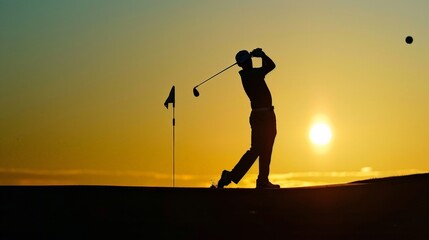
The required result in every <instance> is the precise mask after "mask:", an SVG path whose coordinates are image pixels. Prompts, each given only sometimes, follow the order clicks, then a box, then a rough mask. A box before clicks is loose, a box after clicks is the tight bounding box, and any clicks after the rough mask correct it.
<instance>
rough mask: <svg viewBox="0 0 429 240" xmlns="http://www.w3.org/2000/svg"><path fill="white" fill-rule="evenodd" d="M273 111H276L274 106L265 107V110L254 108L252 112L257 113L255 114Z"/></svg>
mask: <svg viewBox="0 0 429 240" xmlns="http://www.w3.org/2000/svg"><path fill="white" fill-rule="evenodd" d="M273 110H274V106H271V107H264V108H252V111H255V112H265V111H273Z"/></svg>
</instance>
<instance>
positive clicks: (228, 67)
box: [195, 63, 237, 88]
mask: <svg viewBox="0 0 429 240" xmlns="http://www.w3.org/2000/svg"><path fill="white" fill-rule="evenodd" d="M236 64H237V63H234V64H232V65H231V66H228V67H227V68H225V69H224V70H222V71H220V72H218V73H216V74H215V75H213V76H211V77H210V78H208V79H207V80H204V81H203V82H202V83H200V84H198V85H197V86H195V88H196V87H198V86H200V85H201V84H203V83H205V82H207V81H208V80H210V79H212V78H214V77H216V76H217V75H219V74H221V73H222V72H224V71H226V70H228V69H229V68H231V67H233V66H234V65H236Z"/></svg>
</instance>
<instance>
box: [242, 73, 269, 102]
mask: <svg viewBox="0 0 429 240" xmlns="http://www.w3.org/2000/svg"><path fill="white" fill-rule="evenodd" d="M239 73H240V76H241V83H242V84H243V88H244V91H245V92H246V94H247V96H248V97H249V99H250V105H251V106H252V109H255V108H268V107H271V106H272V98H271V93H270V90H269V89H268V86H267V83H266V82H265V75H266V70H264V69H263V68H252V69H246V70H244V69H243V70H241V71H240V72H239Z"/></svg>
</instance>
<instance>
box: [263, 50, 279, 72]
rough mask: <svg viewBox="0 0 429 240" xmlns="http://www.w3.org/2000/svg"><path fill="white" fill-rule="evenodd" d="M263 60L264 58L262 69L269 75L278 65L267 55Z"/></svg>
mask: <svg viewBox="0 0 429 240" xmlns="http://www.w3.org/2000/svg"><path fill="white" fill-rule="evenodd" d="M261 58H262V68H263V69H265V71H266V73H269V72H271V71H272V70H273V69H274V68H276V64H275V63H274V62H273V60H272V59H271V58H270V57H268V56H267V55H266V54H264V55H263V56H262V57H261Z"/></svg>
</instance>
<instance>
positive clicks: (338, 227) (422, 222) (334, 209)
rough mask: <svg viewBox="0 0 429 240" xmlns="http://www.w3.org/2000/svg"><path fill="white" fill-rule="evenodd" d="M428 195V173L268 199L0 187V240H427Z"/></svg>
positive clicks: (197, 192) (243, 192) (242, 194)
mask: <svg viewBox="0 0 429 240" xmlns="http://www.w3.org/2000/svg"><path fill="white" fill-rule="evenodd" d="M393 179H394V181H391V180H393ZM428 189H429V175H428V174H423V175H418V176H417V175H415V176H414V177H412V176H402V177H397V178H392V179H390V180H389V181H387V180H386V179H385V180H384V181H380V180H378V181H368V182H366V181H360V182H359V181H358V182H354V183H349V184H340V185H328V186H319V187H304V188H285V189H270V190H258V189H209V188H207V189H203V188H168V187H113V186H48V187H46V186H43V187H42V186H40V187H38V186H2V187H0V196H1V198H0V224H1V225H0V226H1V229H2V230H1V232H0V239H18V238H19V239H22V238H25V239H101V238H105V237H109V238H112V237H115V238H118V239H137V238H140V239H149V238H150V236H153V237H152V238H154V239H429V204H428V203H429V191H428Z"/></svg>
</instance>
